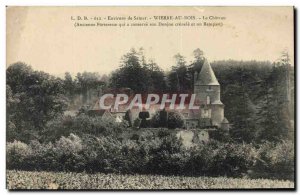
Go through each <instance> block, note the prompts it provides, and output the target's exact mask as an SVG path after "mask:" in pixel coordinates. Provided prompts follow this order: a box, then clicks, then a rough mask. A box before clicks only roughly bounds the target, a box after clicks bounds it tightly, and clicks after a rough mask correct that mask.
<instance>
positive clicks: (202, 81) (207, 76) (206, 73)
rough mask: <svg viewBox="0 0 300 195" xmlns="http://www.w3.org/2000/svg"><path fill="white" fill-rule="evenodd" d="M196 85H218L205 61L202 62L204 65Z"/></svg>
mask: <svg viewBox="0 0 300 195" xmlns="http://www.w3.org/2000/svg"><path fill="white" fill-rule="evenodd" d="M197 84H198V85H220V84H219V82H218V80H217V78H216V75H215V73H214V71H213V69H212V68H211V66H210V64H209V62H208V61H207V59H205V60H204V64H203V66H202V68H201V71H200V73H199V76H198V81H197Z"/></svg>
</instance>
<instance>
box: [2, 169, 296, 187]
mask: <svg viewBox="0 0 300 195" xmlns="http://www.w3.org/2000/svg"><path fill="white" fill-rule="evenodd" d="M6 177H7V188H8V189H222V188H227V189H228V188H234V189H236V188H239V189H249V188H294V183H293V182H291V181H280V180H269V179H234V178H226V177H216V178H214V177H179V176H176V177H168V176H154V175H119V174H102V173H98V174H86V173H64V172H59V173H53V172H26V171H13V170H12V171H7V175H6Z"/></svg>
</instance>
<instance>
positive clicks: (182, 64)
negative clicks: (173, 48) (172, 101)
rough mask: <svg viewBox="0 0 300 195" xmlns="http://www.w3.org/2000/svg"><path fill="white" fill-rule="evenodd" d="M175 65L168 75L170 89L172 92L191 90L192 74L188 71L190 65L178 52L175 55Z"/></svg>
mask: <svg viewBox="0 0 300 195" xmlns="http://www.w3.org/2000/svg"><path fill="white" fill-rule="evenodd" d="M174 59H175V66H172V71H171V72H170V73H169V75H168V84H169V90H170V91H171V92H189V91H190V90H191V89H192V75H191V74H190V73H189V72H188V67H187V65H186V61H185V58H184V56H182V55H181V54H179V53H178V54H176V55H175V56H174Z"/></svg>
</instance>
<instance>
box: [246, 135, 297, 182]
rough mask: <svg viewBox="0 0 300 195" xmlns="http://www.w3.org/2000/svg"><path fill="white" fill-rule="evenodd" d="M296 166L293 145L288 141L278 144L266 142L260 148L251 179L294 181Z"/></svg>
mask: <svg viewBox="0 0 300 195" xmlns="http://www.w3.org/2000/svg"><path fill="white" fill-rule="evenodd" d="M294 166H295V165H294V145H293V143H291V142H290V141H286V140H283V141H282V142H281V143H278V144H275V143H271V142H266V143H264V144H263V145H262V146H261V147H260V148H259V156H258V158H257V161H256V164H255V166H254V167H253V169H251V177H254V178H272V179H290V180H293V179H294Z"/></svg>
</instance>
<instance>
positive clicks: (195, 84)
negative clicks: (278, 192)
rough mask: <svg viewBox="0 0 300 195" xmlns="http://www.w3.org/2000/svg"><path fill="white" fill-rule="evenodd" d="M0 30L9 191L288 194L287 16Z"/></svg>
mask: <svg viewBox="0 0 300 195" xmlns="http://www.w3.org/2000/svg"><path fill="white" fill-rule="evenodd" d="M6 17H7V21H6V27H7V31H6V41H7V45H6V46H7V59H6V60H7V63H6V170H7V172H6V181H7V182H6V186H7V189H9V190H33V189H35V190H36V189H38V190H40V189H45V190H136V189H139V190H158V189H164V190H166V189H169V190H187V189H196V190H203V189H205V190H210V189H231V190H234V189H248V190H249V189H294V188H295V183H294V180H295V154H294V151H295V148H294V146H295V137H294V131H295V128H294V126H295V125H294V123H295V121H294V105H295V104H294V103H295V99H294V97H295V94H294V91H295V88H294V86H295V78H294V75H295V70H294V69H295V68H294V67H295V64H294V8H293V7H155V6H154V7H47V6H45V7H22V6H20V7H14V6H8V7H7V8H6Z"/></svg>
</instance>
